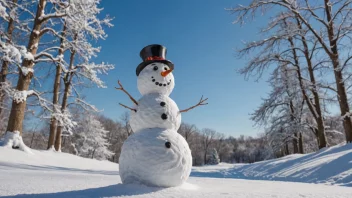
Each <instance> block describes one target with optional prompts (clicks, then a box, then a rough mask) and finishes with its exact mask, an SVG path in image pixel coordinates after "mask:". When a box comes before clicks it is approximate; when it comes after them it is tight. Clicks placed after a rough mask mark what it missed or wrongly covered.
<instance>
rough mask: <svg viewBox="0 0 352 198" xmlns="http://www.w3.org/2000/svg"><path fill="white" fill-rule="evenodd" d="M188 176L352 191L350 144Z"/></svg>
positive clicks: (208, 168) (223, 166)
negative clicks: (315, 185)
mask: <svg viewBox="0 0 352 198" xmlns="http://www.w3.org/2000/svg"><path fill="white" fill-rule="evenodd" d="M192 175H193V176H202V177H216V178H246V179H255V180H278V181H292V182H306V183H323V184H330V185H331V184H334V185H341V186H349V187H352V144H346V145H344V144H340V145H337V146H333V147H330V148H324V149H321V150H320V151H318V152H315V153H309V154H293V155H288V156H285V157H282V158H279V159H273V160H267V161H262V162H257V163H253V164H221V165H220V166H206V167H200V168H194V169H193V172H192ZM351 191H352V188H351Z"/></svg>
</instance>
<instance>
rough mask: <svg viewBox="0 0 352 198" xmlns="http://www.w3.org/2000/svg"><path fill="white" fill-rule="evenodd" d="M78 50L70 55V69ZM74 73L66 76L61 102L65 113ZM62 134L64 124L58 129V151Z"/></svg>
mask: <svg viewBox="0 0 352 198" xmlns="http://www.w3.org/2000/svg"><path fill="white" fill-rule="evenodd" d="M75 54H76V52H75V51H73V52H72V53H71V56H70V70H72V68H73V60H74V56H75ZM72 77H73V73H67V74H66V76H65V78H64V85H65V89H64V96H63V97H62V103H61V113H64V112H65V111H66V107H67V102H68V96H69V94H70V86H71V81H72ZM61 134H62V126H58V127H57V130H56V138H55V150H56V151H61Z"/></svg>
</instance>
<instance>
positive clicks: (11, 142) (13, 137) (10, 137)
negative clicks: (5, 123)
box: [0, 131, 32, 154]
mask: <svg viewBox="0 0 352 198" xmlns="http://www.w3.org/2000/svg"><path fill="white" fill-rule="evenodd" d="M0 147H6V148H10V149H11V148H18V149H19V150H21V151H24V152H26V153H29V154H32V151H31V149H30V148H28V147H27V146H26V145H25V144H24V143H23V140H22V137H21V136H20V132H19V131H14V132H6V133H5V135H4V137H3V138H1V140H0Z"/></svg>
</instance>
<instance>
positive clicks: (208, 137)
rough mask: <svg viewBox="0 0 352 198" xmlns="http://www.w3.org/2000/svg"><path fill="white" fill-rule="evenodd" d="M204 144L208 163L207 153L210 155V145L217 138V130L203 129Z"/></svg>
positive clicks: (205, 158)
mask: <svg viewBox="0 0 352 198" xmlns="http://www.w3.org/2000/svg"><path fill="white" fill-rule="evenodd" d="M201 133H202V135H203V138H202V146H203V152H204V155H203V156H204V164H206V163H207V155H208V151H209V148H210V146H211V145H212V144H213V143H214V141H215V138H216V131H214V130H212V129H208V128H205V129H202V132H201Z"/></svg>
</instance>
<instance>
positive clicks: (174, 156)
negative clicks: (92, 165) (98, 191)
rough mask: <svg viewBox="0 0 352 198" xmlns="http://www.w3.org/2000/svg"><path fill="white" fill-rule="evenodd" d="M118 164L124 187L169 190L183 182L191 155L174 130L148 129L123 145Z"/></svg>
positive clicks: (188, 168)
mask: <svg viewBox="0 0 352 198" xmlns="http://www.w3.org/2000/svg"><path fill="white" fill-rule="evenodd" d="M167 145H169V148H168V147H167ZM119 162H120V175H121V179H122V181H123V183H124V184H131V183H137V184H145V185H148V186H164V187H169V186H179V185H181V184H182V183H184V182H185V181H186V180H187V178H188V177H189V174H190V172H191V167H192V156H191V150H190V149H189V147H188V144H187V142H186V140H185V139H184V138H183V137H182V136H181V135H180V134H178V133H177V132H176V131H175V130H170V129H160V128H152V129H145V130H142V131H140V132H139V133H135V134H133V135H131V136H130V137H129V138H128V139H127V140H126V141H125V142H124V144H123V146H122V151H121V156H120V159H119ZM146 167H148V168H146Z"/></svg>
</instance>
